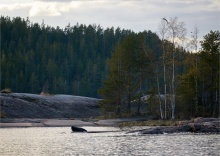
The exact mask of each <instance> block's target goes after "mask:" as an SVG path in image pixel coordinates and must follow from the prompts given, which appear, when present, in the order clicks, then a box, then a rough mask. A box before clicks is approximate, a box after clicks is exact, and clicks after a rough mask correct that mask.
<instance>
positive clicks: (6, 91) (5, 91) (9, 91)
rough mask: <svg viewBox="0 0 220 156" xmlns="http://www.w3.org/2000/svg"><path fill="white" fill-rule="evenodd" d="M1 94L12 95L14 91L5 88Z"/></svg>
mask: <svg viewBox="0 0 220 156" xmlns="http://www.w3.org/2000/svg"><path fill="white" fill-rule="evenodd" d="M1 93H6V94H8V93H12V90H11V89H10V88H5V89H3V90H1Z"/></svg>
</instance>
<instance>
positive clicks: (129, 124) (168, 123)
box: [119, 120, 181, 127]
mask: <svg viewBox="0 0 220 156" xmlns="http://www.w3.org/2000/svg"><path fill="white" fill-rule="evenodd" d="M180 122H181V121H180V120H147V121H132V122H123V123H121V124H120V125H119V126H120V127H132V126H175V125H179V123H180Z"/></svg>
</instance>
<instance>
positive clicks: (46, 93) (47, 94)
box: [40, 91, 53, 96]
mask: <svg viewBox="0 0 220 156" xmlns="http://www.w3.org/2000/svg"><path fill="white" fill-rule="evenodd" d="M40 95H42V96H52V95H53V94H50V93H48V92H44V91H42V92H41V93H40Z"/></svg>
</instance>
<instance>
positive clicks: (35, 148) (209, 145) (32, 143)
mask: <svg viewBox="0 0 220 156" xmlns="http://www.w3.org/2000/svg"><path fill="white" fill-rule="evenodd" d="M84 128H85V129H87V130H88V131H110V132H105V133H72V132H71V128H70V127H31V128H1V129H0V155H1V156H15V155H16V156H20V155H22V156H74V155H79V156H81V155H89V156H91V155H153V156H157V155H158V156H161V155H164V156H166V155H169V156H171V155H174V156H177V155H178V156H186V155H189V156H202V155H204V156H207V155H211V156H219V150H220V135H215V134H189V133H188V134H187V133H185V134H163V135H139V134H136V133H134V134H126V131H127V130H125V129H124V130H122V131H121V130H120V129H119V128H115V127H84ZM139 129H140V128H139Z"/></svg>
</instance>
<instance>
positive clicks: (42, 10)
mask: <svg viewBox="0 0 220 156" xmlns="http://www.w3.org/2000/svg"><path fill="white" fill-rule="evenodd" d="M0 14H1V15H3V16H9V17H16V16H20V17H22V18H25V19H26V18H27V17H29V19H30V21H31V22H33V23H35V22H37V23H39V24H41V23H42V21H44V23H45V24H46V25H49V26H53V27H57V26H59V27H61V28H65V26H67V25H68V24H69V23H70V25H71V26H73V25H75V24H76V23H79V24H85V25H89V24H96V25H100V26H102V27H103V28H104V29H106V28H107V27H112V26H113V27H114V28H117V27H120V28H121V29H130V30H133V31H135V32H142V31H144V30H151V31H152V32H156V33H157V32H158V25H159V23H160V22H161V19H162V18H163V17H165V18H166V19H168V20H169V19H170V18H174V17H177V18H178V20H179V21H181V22H184V23H185V24H186V28H187V30H188V36H190V32H191V31H193V29H194V27H195V26H197V28H198V29H199V34H198V35H199V38H200V39H202V38H203V36H204V35H206V34H208V33H209V32H210V31H211V30H213V31H215V30H219V29H220V0H0Z"/></svg>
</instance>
